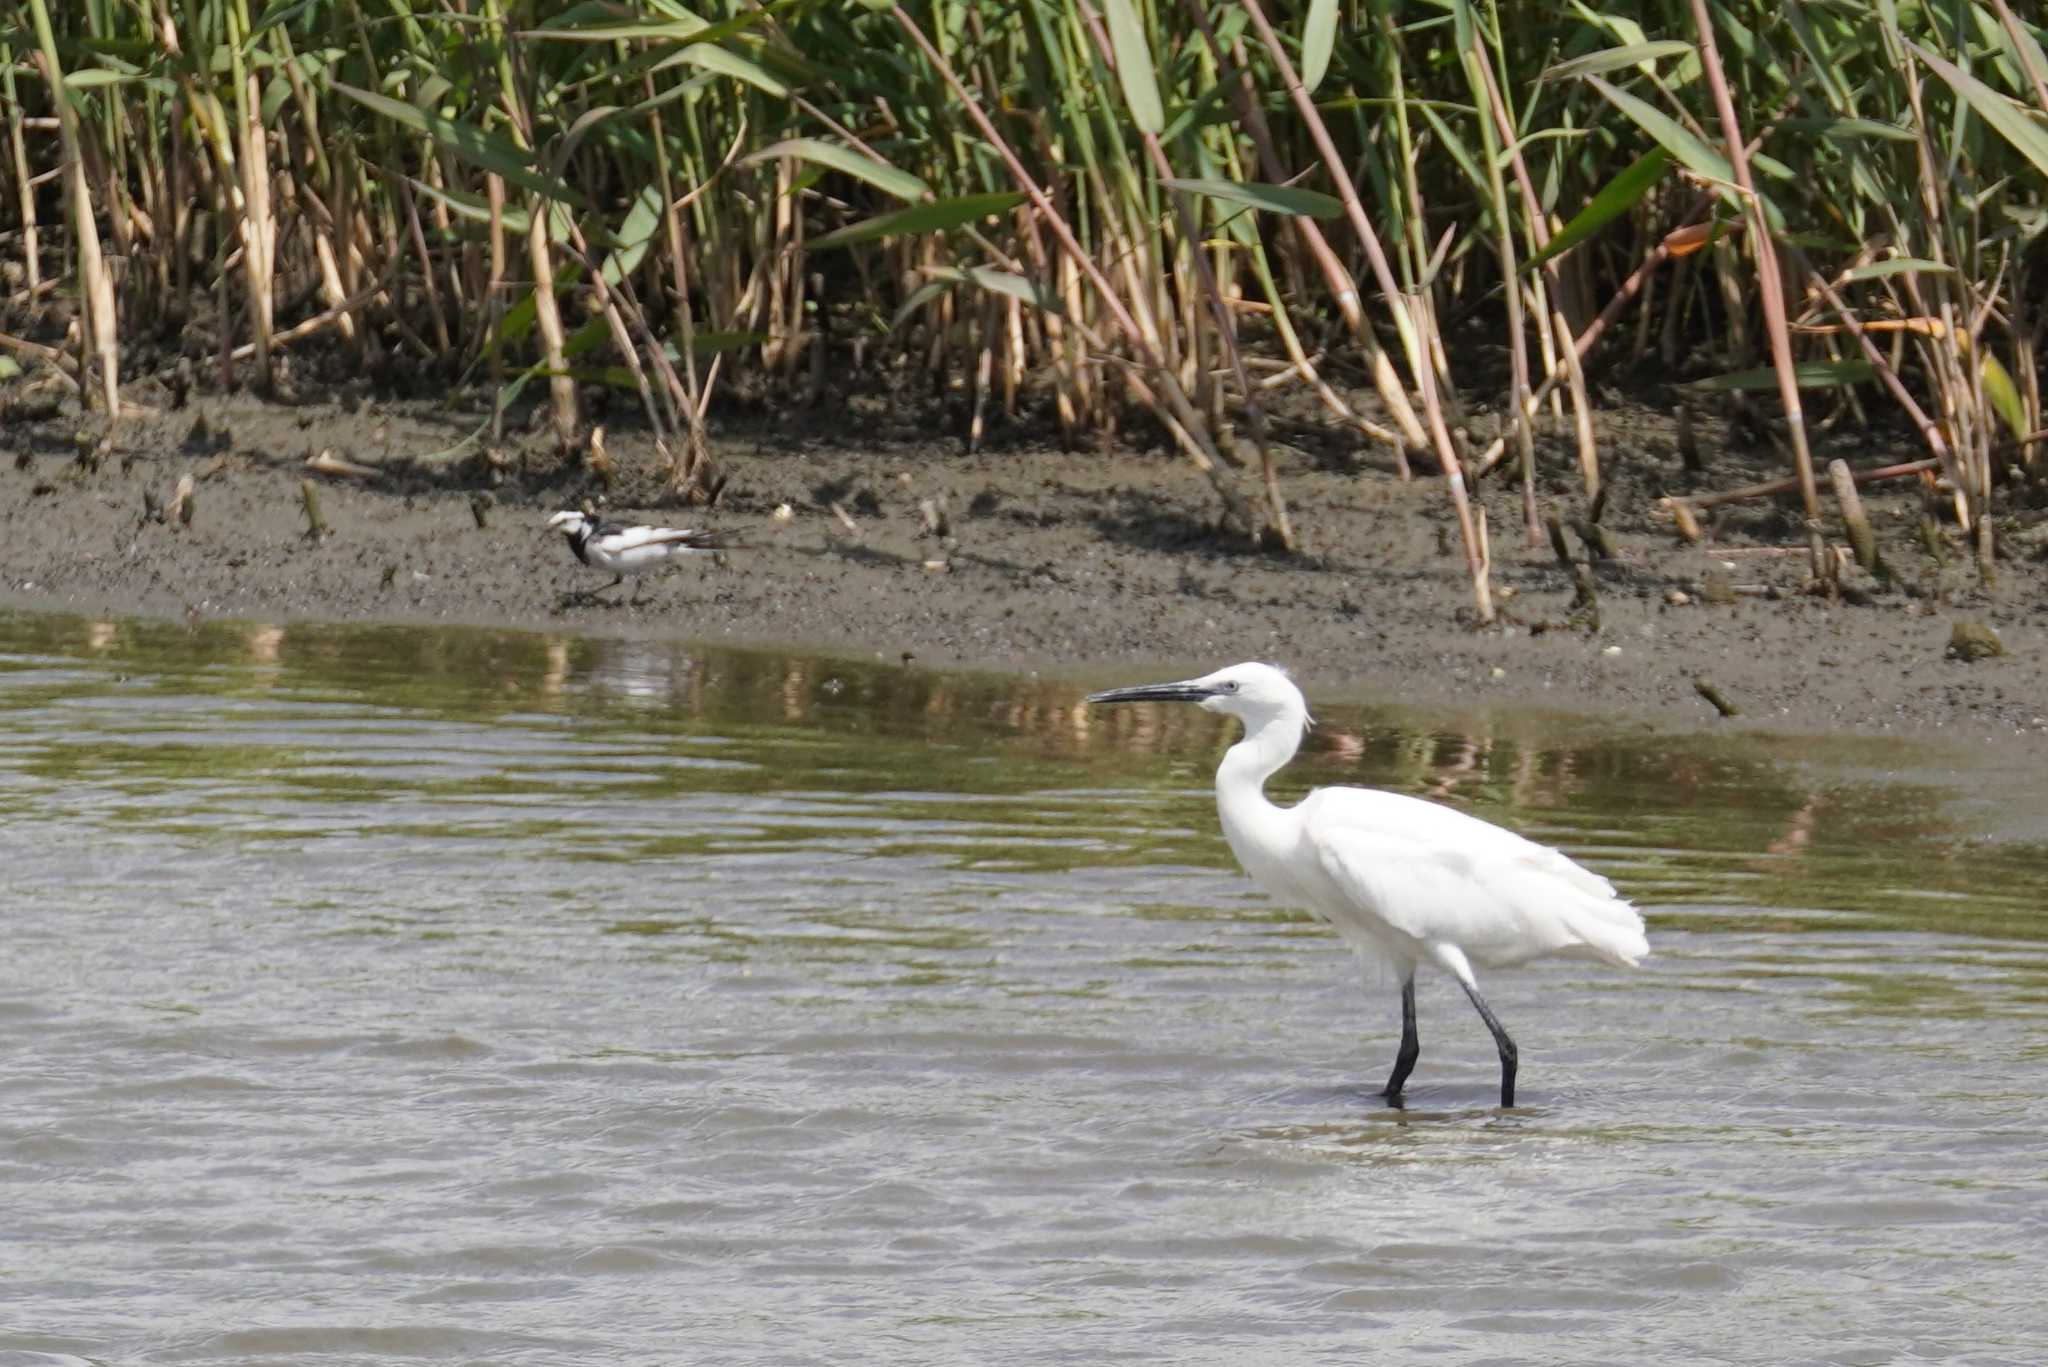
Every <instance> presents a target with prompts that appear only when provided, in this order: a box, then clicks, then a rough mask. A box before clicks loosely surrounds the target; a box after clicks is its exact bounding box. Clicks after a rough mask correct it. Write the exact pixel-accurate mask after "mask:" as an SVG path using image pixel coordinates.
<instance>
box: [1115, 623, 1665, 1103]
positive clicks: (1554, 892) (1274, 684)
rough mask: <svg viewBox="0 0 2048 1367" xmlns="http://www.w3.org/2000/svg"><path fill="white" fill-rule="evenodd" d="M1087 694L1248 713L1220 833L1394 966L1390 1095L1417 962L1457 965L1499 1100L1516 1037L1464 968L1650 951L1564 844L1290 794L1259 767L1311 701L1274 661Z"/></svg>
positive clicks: (1224, 770) (1280, 760)
mask: <svg viewBox="0 0 2048 1367" xmlns="http://www.w3.org/2000/svg"><path fill="white" fill-rule="evenodd" d="M1088 701H1089V702H1091V703H1123V702H1191V703H1197V704H1199V705H1200V706H1201V707H1202V708H1203V709H1204V710H1206V711H1209V712H1221V713H1223V714H1225V715H1226V716H1232V717H1236V718H1237V719H1238V720H1239V721H1241V722H1243V723H1244V737H1243V739H1241V740H1239V741H1238V742H1237V744H1235V745H1233V746H1231V747H1230V751H1229V753H1227V754H1226V755H1224V756H1223V763H1222V764H1221V765H1219V766H1217V769H1216V811H1217V814H1218V815H1219V816H1220V817H1221V818H1222V820H1223V836H1224V838H1225V839H1226V840H1228V841H1229V842H1230V848H1231V851H1232V853H1234V854H1236V856H1237V862H1238V863H1239V864H1241V865H1243V866H1244V871H1245V872H1246V873H1248V874H1250V875H1251V878H1252V881H1253V882H1255V883H1257V884H1258V885H1259V886H1260V887H1261V888H1263V889H1265V890H1266V892H1267V893H1268V894H1270V895H1271V896H1273V897H1274V898H1277V899H1278V900H1280V901H1282V902H1287V903H1290V904H1292V905H1294V906H1298V907H1301V908H1303V909H1305V910H1307V911H1309V912H1311V913H1313V914H1314V915H1315V916H1317V917H1318V918H1320V919H1321V920H1324V921H1328V922H1329V923H1330V924H1331V925H1332V926H1334V927H1335V928H1336V930H1337V933H1338V934H1339V935H1341V936H1342V937H1343V938H1344V940H1345V942H1346V943H1347V944H1349V945H1350V946H1351V947H1352V948H1353V949H1354V950H1356V951H1358V952H1359V954H1360V955H1361V956H1362V957H1366V958H1371V959H1376V960H1378V961H1379V962H1382V963H1385V964H1387V965H1388V966H1389V967H1391V968H1393V969H1394V970H1395V972H1396V973H1397V974H1398V975H1399V976H1400V980H1401V1047H1400V1050H1399V1051H1398V1052H1397V1053H1396V1054H1395V1055H1394V1071H1393V1075H1392V1076H1391V1077H1389V1078H1388V1079H1387V1086H1386V1090H1385V1092H1383V1093H1382V1095H1384V1096H1385V1097H1387V1099H1388V1100H1390V1101H1392V1102H1394V1103H1395V1104H1397V1105H1398V1104H1399V1103H1400V1100H1401V1088H1402V1085H1403V1084H1405V1083H1406V1082H1407V1081H1408V1074H1409V1073H1410V1072H1411V1071H1413V1070H1414V1067H1415V1060H1416V1057H1417V1056H1418V1055H1419V1054H1420V1053H1421V1045H1420V1043H1419V1042H1418V1040H1417V1038H1416V1034H1415V970H1416V968H1417V967H1418V966H1420V965H1421V964H1424V963H1432V964H1435V965H1436V966H1437V967H1438V968H1441V969H1443V970H1444V971H1445V972H1447V973H1449V974H1450V975H1451V976H1452V977H1454V978H1456V979H1457V980H1458V984H1459V986H1461V987H1463V988H1464V989H1465V995H1466V996H1467V997H1469V998H1471V999H1472V1005H1473V1006H1475V1007H1476V1008H1478V1011H1479V1018H1480V1019H1481V1020H1483V1021H1485V1022H1486V1028H1487V1029H1488V1030H1489V1031H1491V1032H1492V1033H1493V1042H1494V1044H1495V1045H1496V1046H1497V1047H1498V1048H1499V1050H1500V1104H1501V1105H1503V1106H1512V1105H1514V1104H1515V1060H1516V1054H1515V1042H1514V1041H1513V1040H1512V1039H1510V1038H1508V1032H1507V1031H1506V1030H1504V1029H1502V1028H1501V1023H1500V1021H1499V1020H1497V1019H1495V1017H1494V1014H1493V1011H1492V1009H1491V1008H1490V1007H1488V1006H1487V1004H1486V999H1485V998H1484V997H1482V996H1480V995H1479V984H1478V982H1477V980H1475V979H1474V978H1473V976H1472V965H1473V963H1475V962H1477V963H1480V964H1484V965H1486V966H1487V967H1489V968H1494V967H1500V966H1503V965H1507V964H1518V963H1522V962H1524V961H1525V960H1529V959H1534V958H1537V957H1539V956H1541V955H1545V954H1555V955H1561V956H1565V957H1570V958H1581V959H1599V960H1602V961H1603V962H1606V963H1610V964H1616V965H1619V966H1622V967H1629V968H1632V967H1634V966H1635V965H1636V963H1637V962H1638V961H1639V960H1640V959H1642V957H1643V956H1644V955H1646V954H1648V953H1649V952H1650V943H1649V941H1648V940H1647V939H1645V938H1644V936H1643V918H1642V917H1640V916H1638V915H1637V914H1636V911H1635V908H1634V907H1631V906H1630V905H1629V904H1628V903H1627V902H1626V901H1624V900H1622V899H1621V898H1620V897H1618V896H1616V895H1615V892H1614V886H1613V884H1611V883H1609V882H1608V881H1607V880H1606V879H1605V878H1602V877H1600V875H1598V874H1596V873H1592V872H1589V871H1588V870H1586V869H1583V868H1581V867H1579V865H1577V864H1575V863H1573V862H1572V861H1571V860H1570V859H1568V858H1566V857H1565V856H1564V855H1563V854H1560V853H1559V852H1558V851H1556V850H1553V849H1550V848H1548V847H1546V846H1543V845H1538V844H1536V843H1534V842H1533V841H1529V840H1525V839H1523V838H1522V837H1521V836H1519V835H1516V834H1515V833H1514V832H1512V831H1506V830H1502V829H1501V828H1500V827H1499V826H1495V825H1492V824H1490V823H1488V822H1485V821H1481V820H1480V819H1479V818H1477V817H1474V816H1467V815H1466V814H1465V813H1463V812H1460V811H1457V810H1455V809H1454V808H1450V807H1444V806H1440V805H1438V804H1437V803H1434V802H1426V801H1424V800H1423V799H1421V798H1414V797H1404V796H1402V795H1401V794H1399V793H1385V792H1379V791H1376V790H1374V789H1371V788H1318V789H1316V790H1315V791H1314V792H1312V793H1310V794H1309V795H1308V796H1307V797H1305V798H1303V799H1302V800H1301V802H1299V803H1298V804H1296V805H1295V806H1293V807H1276V806H1275V805H1273V803H1271V802H1269V801H1267V799H1266V793H1265V786H1266V780H1267V779H1269V778H1271V777H1272V776H1273V775H1274V774H1275V773H1277V772H1278V771H1279V769H1280V767H1281V766H1282V765H1284V764H1286V763H1287V761H1289V760H1291V759H1293V758H1294V752H1295V751H1296V750H1298V749H1299V748H1300V747H1301V736H1302V732H1303V731H1305V730H1307V729H1308V724H1309V715H1308V703H1307V702H1306V701H1305V700H1304V699H1303V698H1302V696H1301V690H1300V689H1298V688H1296V687H1295V686H1294V682H1293V681H1292V680H1291V679H1289V678H1288V677H1287V676H1286V675H1285V674H1284V673H1282V672H1281V671H1280V670H1278V669H1276V668H1274V667H1273V666H1272V665H1265V664H1241V665H1232V666H1231V667H1230V668H1228V669H1219V670H1217V671H1216V672H1215V673H1214V674H1208V675H1204V676H1203V677H1202V678H1199V679H1189V680H1187V681H1185V682H1183V683H1167V684H1145V685H1142V686H1140V687H1137V688H1112V689H1110V690H1109V691H1108V692H1106V693H1095V694H1091V695H1090V696H1089V698H1088Z"/></svg>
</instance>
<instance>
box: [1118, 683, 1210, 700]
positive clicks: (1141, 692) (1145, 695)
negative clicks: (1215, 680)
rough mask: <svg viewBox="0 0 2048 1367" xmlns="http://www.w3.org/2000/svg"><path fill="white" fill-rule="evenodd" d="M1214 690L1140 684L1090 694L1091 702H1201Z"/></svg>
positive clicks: (1175, 684) (1198, 685)
mask: <svg viewBox="0 0 2048 1367" xmlns="http://www.w3.org/2000/svg"><path fill="white" fill-rule="evenodd" d="M1215 691H1216V690H1214V689H1213V688H1205V687H1203V686H1202V685H1201V684H1196V683H1167V684H1139V685H1137V686H1136V687H1134V688H1112V689H1109V690H1107V691H1105V692H1101V693H1090V694H1089V695H1088V701H1089V702H1200V701H1201V700H1202V699H1204V698H1207V697H1212V696H1214V694H1215Z"/></svg>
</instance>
